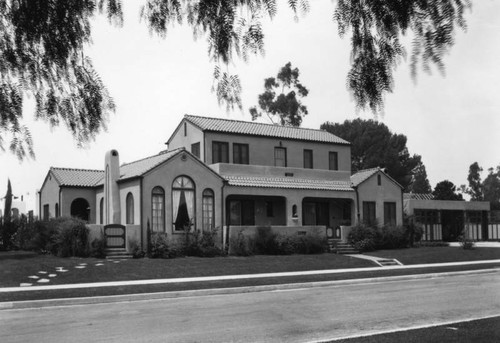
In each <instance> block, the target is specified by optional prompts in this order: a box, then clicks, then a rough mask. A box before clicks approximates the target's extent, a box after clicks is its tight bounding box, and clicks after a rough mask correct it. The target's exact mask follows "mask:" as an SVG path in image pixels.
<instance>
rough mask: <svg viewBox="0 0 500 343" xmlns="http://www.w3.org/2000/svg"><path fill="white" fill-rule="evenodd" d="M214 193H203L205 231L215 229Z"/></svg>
mask: <svg viewBox="0 0 500 343" xmlns="http://www.w3.org/2000/svg"><path fill="white" fill-rule="evenodd" d="M214 204H215V201H214V191H213V190H211V189H205V190H204V191H203V206H202V207H203V230H204V231H205V230H211V229H213V228H214V225H215V223H214Z"/></svg>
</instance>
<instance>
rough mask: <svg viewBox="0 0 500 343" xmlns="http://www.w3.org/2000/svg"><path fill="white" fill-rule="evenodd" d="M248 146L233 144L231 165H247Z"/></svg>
mask: <svg viewBox="0 0 500 343" xmlns="http://www.w3.org/2000/svg"><path fill="white" fill-rule="evenodd" d="M248 160H249V158H248V144H239V143H233V163H235V164H248Z"/></svg>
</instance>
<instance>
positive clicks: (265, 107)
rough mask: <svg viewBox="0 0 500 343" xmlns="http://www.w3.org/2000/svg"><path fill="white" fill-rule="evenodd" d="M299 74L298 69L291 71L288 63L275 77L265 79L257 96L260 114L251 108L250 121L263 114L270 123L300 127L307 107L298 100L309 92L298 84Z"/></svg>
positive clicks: (254, 108)
mask: <svg viewBox="0 0 500 343" xmlns="http://www.w3.org/2000/svg"><path fill="white" fill-rule="evenodd" d="M299 74H300V73H299V69H298V68H294V69H292V63H291V62H288V63H287V64H285V66H284V67H282V68H281V69H280V71H279V72H278V75H277V76H276V77H270V78H267V79H265V80H264V89H265V91H264V93H262V94H260V95H259V108H260V109H261V110H262V112H261V111H259V110H258V109H257V107H251V108H250V114H251V115H252V120H256V119H257V118H259V117H261V116H262V113H263V112H264V113H265V114H266V115H267V117H268V118H269V120H270V121H271V122H272V123H279V124H280V125H283V126H300V124H301V123H302V117H303V116H305V115H307V107H306V106H305V105H303V104H302V103H301V101H300V99H299V98H302V97H305V96H307V94H308V93H309V91H308V90H307V88H306V87H304V86H303V85H302V84H301V83H300V81H299ZM286 92H288V93H286ZM278 93H279V94H278ZM285 93H286V94H285Z"/></svg>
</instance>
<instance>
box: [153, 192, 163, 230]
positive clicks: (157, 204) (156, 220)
mask: <svg viewBox="0 0 500 343" xmlns="http://www.w3.org/2000/svg"><path fill="white" fill-rule="evenodd" d="M151 193H152V194H151V212H152V213H151V217H152V223H151V224H152V227H151V229H152V231H153V232H164V231H165V191H164V190H163V188H161V187H155V188H153V191H152V192H151Z"/></svg>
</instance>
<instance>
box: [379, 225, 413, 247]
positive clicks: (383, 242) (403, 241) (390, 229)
mask: <svg viewBox="0 0 500 343" xmlns="http://www.w3.org/2000/svg"><path fill="white" fill-rule="evenodd" d="M376 230H377V231H378V235H377V241H376V242H375V243H376V244H375V248H376V249H402V248H407V247H408V244H409V236H408V233H407V230H406V228H405V227H404V226H383V227H381V228H377V229H376Z"/></svg>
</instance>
